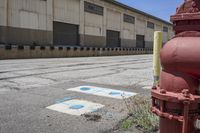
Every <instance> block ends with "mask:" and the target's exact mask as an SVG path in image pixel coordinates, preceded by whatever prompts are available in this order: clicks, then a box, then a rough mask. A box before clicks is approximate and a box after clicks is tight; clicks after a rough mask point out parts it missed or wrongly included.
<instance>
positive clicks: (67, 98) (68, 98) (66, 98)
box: [56, 97, 76, 104]
mask: <svg viewBox="0 0 200 133" xmlns="http://www.w3.org/2000/svg"><path fill="white" fill-rule="evenodd" d="M74 98H76V97H64V98H62V99H60V100H57V101H56V103H57V104H59V103H63V102H65V101H69V100H72V99H74Z"/></svg>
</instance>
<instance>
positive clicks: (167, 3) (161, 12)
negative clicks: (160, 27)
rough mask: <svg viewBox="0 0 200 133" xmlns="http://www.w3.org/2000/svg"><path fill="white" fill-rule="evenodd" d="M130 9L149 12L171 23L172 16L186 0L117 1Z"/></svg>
mask: <svg viewBox="0 0 200 133" xmlns="http://www.w3.org/2000/svg"><path fill="white" fill-rule="evenodd" d="M117 1H119V2H121V3H123V4H126V5H128V6H130V7H134V8H136V9H139V10H141V11H144V12H147V13H149V14H151V15H153V16H156V17H159V18H161V19H164V20H166V21H169V19H170V15H173V14H175V12H176V7H177V6H179V5H180V4H181V3H183V1H184V0H117Z"/></svg>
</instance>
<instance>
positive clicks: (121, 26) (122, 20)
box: [120, 13, 124, 46]
mask: <svg viewBox="0 0 200 133" xmlns="http://www.w3.org/2000/svg"><path fill="white" fill-rule="evenodd" d="M120 39H121V40H123V39H124V14H123V13H121V19H120ZM120 43H121V44H120V46H124V45H123V41H121V42H120Z"/></svg>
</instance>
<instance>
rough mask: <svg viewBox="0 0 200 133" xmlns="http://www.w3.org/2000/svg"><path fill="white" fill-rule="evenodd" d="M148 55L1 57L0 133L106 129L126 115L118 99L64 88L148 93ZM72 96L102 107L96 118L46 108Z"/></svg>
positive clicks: (75, 132) (70, 132)
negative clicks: (95, 119) (99, 116)
mask: <svg viewBox="0 0 200 133" xmlns="http://www.w3.org/2000/svg"><path fill="white" fill-rule="evenodd" d="M152 82H153V79H152V55H134V56H112V57H88V58H86V57H84V58H53V59H26V60H1V61H0V133H36V132H37V133H64V132H65V133H106V132H111V131H112V130H113V128H116V125H117V124H118V122H119V121H120V120H122V119H123V118H125V117H127V109H126V106H125V104H124V102H123V100H116V99H112V98H105V97H103V98H102V97H100V96H94V95H88V94H82V93H77V92H69V91H66V89H68V88H73V87H77V86H83V85H92V86H97V87H106V88H111V89H119V90H124V91H132V92H136V93H139V94H144V95H149V92H150V87H151V85H152ZM66 96H73V97H74V96H75V97H76V98H78V99H84V100H88V101H91V102H96V103H100V104H103V105H105V107H104V108H102V109H100V110H99V111H97V113H98V114H100V115H101V120H100V121H98V122H94V121H88V120H87V119H86V118H84V116H78V117H77V116H71V115H68V114H62V113H59V112H55V111H51V110H48V109H46V107H47V106H49V105H52V104H54V103H55V101H56V100H57V99H61V98H63V97H66Z"/></svg>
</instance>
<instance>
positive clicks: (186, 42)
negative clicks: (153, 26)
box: [151, 0, 200, 133]
mask: <svg viewBox="0 0 200 133" xmlns="http://www.w3.org/2000/svg"><path fill="white" fill-rule="evenodd" d="M171 21H172V22H173V24H174V30H175V33H176V36H175V37H174V38H173V39H172V40H170V41H169V42H167V43H166V45H165V46H164V48H163V49H162V50H161V64H162V67H163V71H162V73H161V82H160V85H159V86H156V87H153V89H152V108H151V110H152V112H153V113H155V114H156V115H158V116H160V131H159V132H160V133H168V132H170V133H199V132H200V131H199V129H196V127H195V122H196V120H197V119H199V118H200V110H199V109H200V96H199V94H198V91H199V85H200V84H199V79H200V56H199V53H200V1H199V0H185V2H184V4H182V5H181V6H180V7H179V8H177V13H176V14H175V15H174V16H172V17H171Z"/></svg>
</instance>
